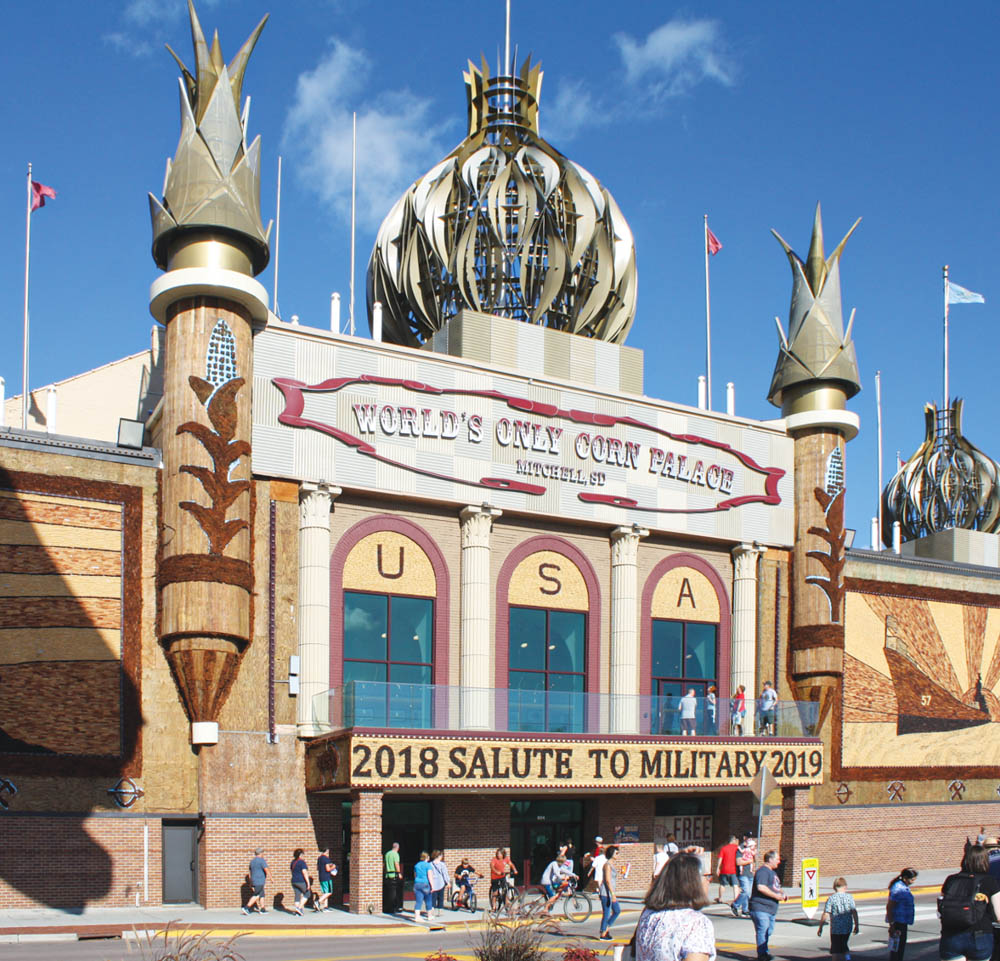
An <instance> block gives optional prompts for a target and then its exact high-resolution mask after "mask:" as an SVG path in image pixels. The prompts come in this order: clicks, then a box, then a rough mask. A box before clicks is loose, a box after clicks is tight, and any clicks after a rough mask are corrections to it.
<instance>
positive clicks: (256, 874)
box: [243, 848, 267, 914]
mask: <svg viewBox="0 0 1000 961" xmlns="http://www.w3.org/2000/svg"><path fill="white" fill-rule="evenodd" d="M263 853H264V850H263V848H257V850H256V851H254V856H253V859H252V860H251V861H250V870H249V872H248V873H249V876H250V886H251V887H252V888H253V894H251V895H250V898H249V900H248V901H247V904H246V907H245V908H243V913H244V914H249V913H250V912H251V911H252V910H253V909H254V907H256V908H257V910H258V911H259V912H260V913H261V914H264V913H265V912H266V911H267V908H265V907H264V883H265V882H266V881H267V861H265V860H264V858H263V857H262V855H263Z"/></svg>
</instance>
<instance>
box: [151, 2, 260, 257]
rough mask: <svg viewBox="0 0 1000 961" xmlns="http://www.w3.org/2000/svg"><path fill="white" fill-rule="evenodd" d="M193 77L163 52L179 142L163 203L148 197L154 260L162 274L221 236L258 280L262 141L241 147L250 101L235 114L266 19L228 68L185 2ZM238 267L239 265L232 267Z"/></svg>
mask: <svg viewBox="0 0 1000 961" xmlns="http://www.w3.org/2000/svg"><path fill="white" fill-rule="evenodd" d="M188 14H189V15H190V18H191V39H192V41H193V44H194V55H195V73H194V75H193V76H192V74H191V72H190V71H189V70H188V69H187V67H185V66H184V63H183V61H182V60H181V58H180V57H178V56H177V54H176V53H174V51H173V50H171V49H170V47H169V46H168V47H167V49H168V50H170V53H171V55H172V56H173V58H174V60H176V61H177V66H178V67H180V69H181V74H182V77H181V79H180V88H181V137H180V142H179V143H178V144H177V152H176V153H175V154H174V159H173V161H172V162H171V161H169V160H168V161H167V174H166V178H165V179H164V182H163V200H162V201H160V200H157V199H156V197H154V196H153V195H152V194H150V195H149V212H150V216H151V218H152V221H153V260H155V261H156V265H157V266H158V267H161V268H162V269H164V270H168V269H170V268H171V267H173V266H177V264H176V263H174V258H175V255H176V253H177V251H178V250H179V249H180V248H182V247H184V246H185V245H186V244H190V243H197V242H199V241H200V240H203V239H204V238H207V237H214V238H222V237H225V238H227V239H229V240H230V241H232V243H233V244H235V245H236V246H237V247H238V248H239V249H240V250H242V251H244V252H245V260H246V266H247V267H248V268H249V269H248V270H247V271H246V272H252V273H253V274H259V273H260V272H261V271H262V270H263V269H264V268H265V267H266V266H267V262H268V259H269V257H270V252H269V250H268V235H269V234H270V230H271V228H270V226H268V227H267V228H266V229H265V228H264V225H263V223H262V222H261V218H260V137H257V138H256V139H255V140H254V141H253V143H251V144H250V145H249V146H248V145H247V140H246V133H247V122H248V120H249V114H250V99H249V97H248V98H247V101H246V104H245V106H244V107H243V112H242V114H241V113H240V98H241V97H242V96H243V75H244V73H246V69H247V61H248V60H249V59H250V54H251V53H252V51H253V48H254V46H255V45H256V43H257V39H258V37H260V32H261V31H262V30H263V29H264V24H265V23H266V22H267V17H266V16H265V17H264V18H263V19H262V20H261V21H260V23H258V24H257V26H256V27H255V28H254V31H253V33H251V34H250V36H249V37H248V38H247V40H246V42H245V43H244V44H243V46H242V47H240V49H239V51H238V52H237V54H236V56H235V57H233V59H232V62H231V63H230V64H229V65H228V66H226V62H225V60H223V58H222V47H221V46H220V45H219V34H218V33H216V34H215V36H214V37H213V38H212V45H211V47H210V46H209V45H208V43H207V42H206V40H205V34H204V32H203V31H202V29H201V24H200V23H199V22H198V15H197V14H196V13H195V9H194V3H193V2H192V0H188ZM237 263H238V262H237Z"/></svg>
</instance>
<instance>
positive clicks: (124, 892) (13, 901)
mask: <svg viewBox="0 0 1000 961" xmlns="http://www.w3.org/2000/svg"><path fill="white" fill-rule="evenodd" d="M144 827H148V829H149V839H148V849H146V848H145V847H144V845H145V836H144ZM160 838H161V831H160V819H159V818H137V817H129V816H126V815H122V816H118V817H94V816H93V815H69V816H30V817H29V816H24V815H18V814H15V813H10V812H8V813H6V814H3V815H0V910H9V909H11V908H40V907H67V908H78V907H83V906H85V905H90V906H95V907H125V906H128V905H132V906H134V905H135V897H136V893H137V892H138V893H139V903H140V904H159V903H160V865H161V844H160ZM144 849H145V850H147V851H148V862H149V898H148V900H145V898H144V893H145V892H143V890H142V881H143V865H144Z"/></svg>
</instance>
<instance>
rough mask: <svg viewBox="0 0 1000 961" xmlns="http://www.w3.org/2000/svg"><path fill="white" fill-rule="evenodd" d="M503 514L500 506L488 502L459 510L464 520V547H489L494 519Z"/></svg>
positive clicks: (459, 514)
mask: <svg viewBox="0 0 1000 961" xmlns="http://www.w3.org/2000/svg"><path fill="white" fill-rule="evenodd" d="M502 514H503V511H502V510H500V508H499V507H493V506H492V505H491V504H487V503H482V504H476V505H473V506H470V507H463V508H462V509H461V510H460V511H459V512H458V516H459V517H460V518H461V520H462V547H489V546H490V531H491V530H492V529H493V520H494V518H497V517H500V516H501V515H502Z"/></svg>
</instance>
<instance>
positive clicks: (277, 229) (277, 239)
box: [274, 154, 281, 317]
mask: <svg viewBox="0 0 1000 961" xmlns="http://www.w3.org/2000/svg"><path fill="white" fill-rule="evenodd" d="M274 216H275V222H274V316H275V317H280V316H281V314H280V313H279V311H278V251H279V250H280V248H281V154H279V155H278V209H277V210H276V211H275V215H274Z"/></svg>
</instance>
